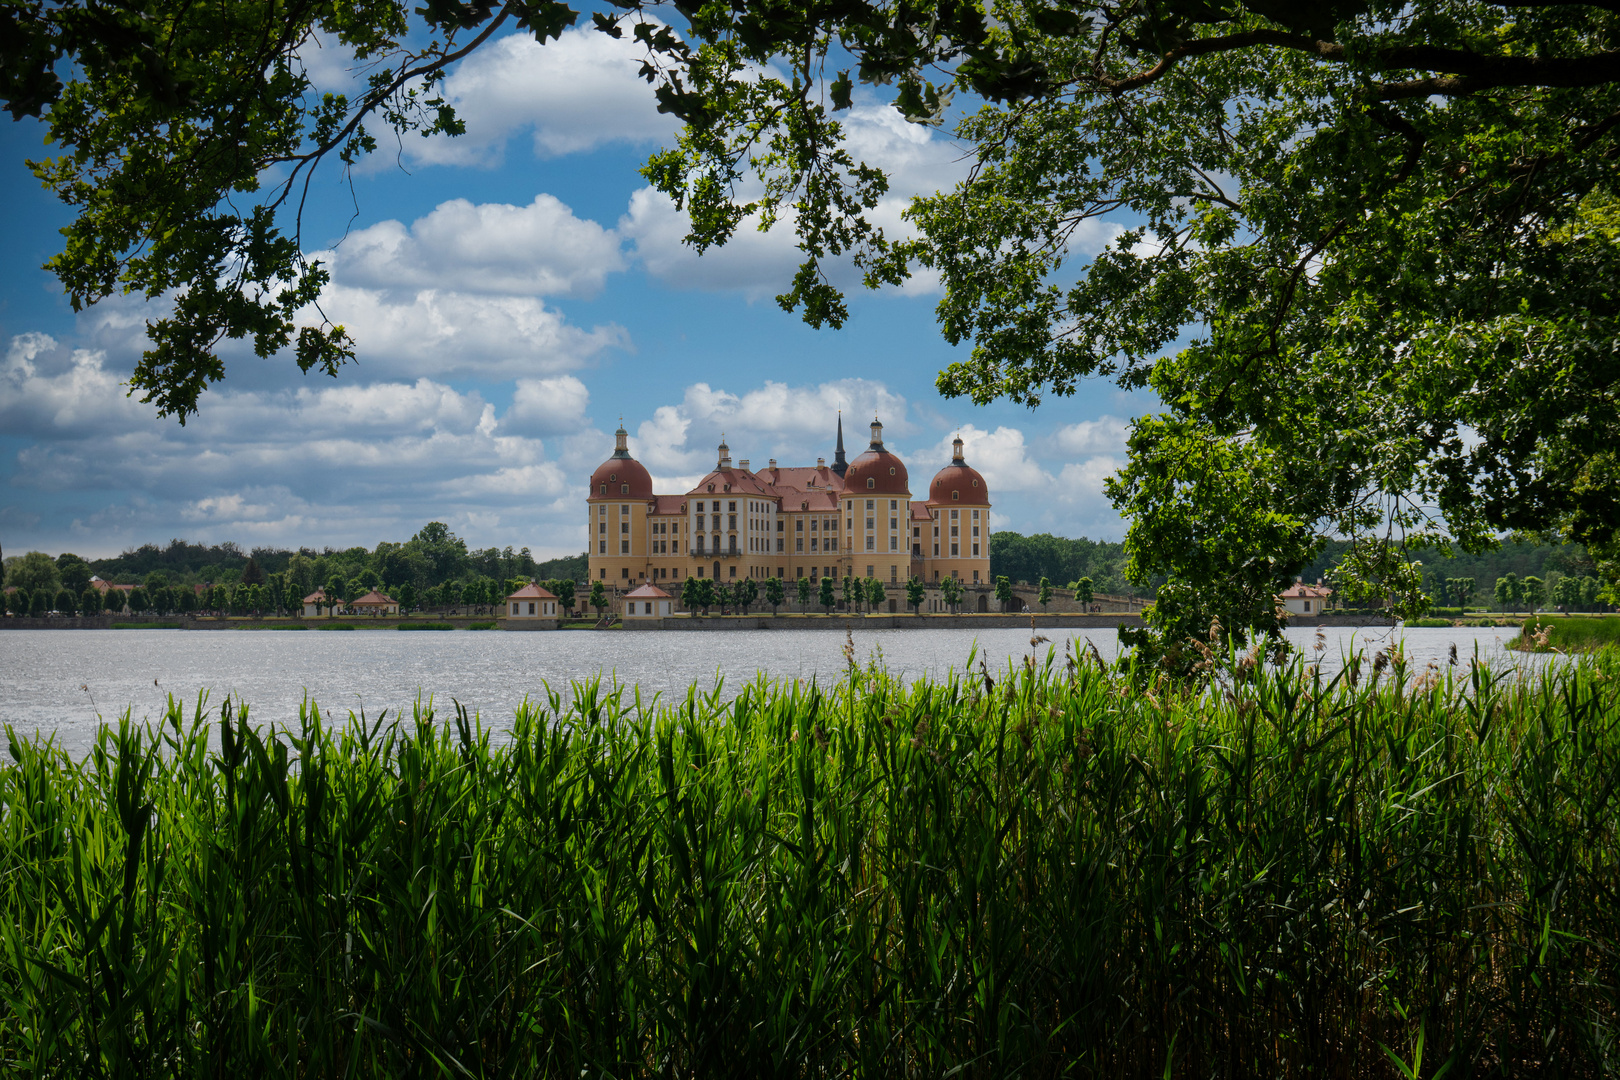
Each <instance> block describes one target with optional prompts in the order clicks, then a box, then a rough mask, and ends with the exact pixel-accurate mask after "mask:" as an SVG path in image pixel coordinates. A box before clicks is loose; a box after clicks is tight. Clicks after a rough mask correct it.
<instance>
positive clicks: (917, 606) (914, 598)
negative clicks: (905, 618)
mask: <svg viewBox="0 0 1620 1080" xmlns="http://www.w3.org/2000/svg"><path fill="white" fill-rule="evenodd" d="M925 595H926V594H925V593H924V591H923V583H922V578H920V577H916V576H913V577H912V579H911V580H910V581H908V582H906V603H907V604H910V605H911V613H912V614H913V615H921V614H922V605H923V597H924V596H925Z"/></svg>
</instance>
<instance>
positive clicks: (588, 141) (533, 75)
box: [406, 29, 676, 166]
mask: <svg viewBox="0 0 1620 1080" xmlns="http://www.w3.org/2000/svg"><path fill="white" fill-rule="evenodd" d="M644 57H645V50H644V49H643V48H642V47H641V46H639V45H637V44H636V43H635V42H634V41H632V40H630V37H629V35H628V34H627V35H626V36H625V37H624V38H623V39H621V40H617V41H616V40H614V39H613V38H610V37H608V36H607V35H606V34H603V33H600V32H598V31H596V30H591V29H573V30H564V31H563V33H562V36H561V37H559V38H557V39H556V40H555V41H551V42H548V43H546V44H545V45H541V44H540V43H538V42H537V41H535V40H534V38H533V36H531V35H529V34H510V35H508V36H507V37H504V38H501V39H500V40H498V41H495V42H492V43H490V44H489V45H486V46H484V47H483V48H481V49H479V50H478V51H476V52H475V53H473V55H472V56H470V57H468V58H467V60H465V61H464V62H463V63H462V64H461V65H460V66H459V67H458V68H457V69H456V71H455V72H454V73H453V74H452V75H451V76H450V77H449V78H448V79H446V80H445V84H444V92H445V96H446V98H447V99H448V100H449V101H450V102H451V104H453V105H454V106H455V108H456V114H457V115H458V116H459V117H460V118H461V119H462V120H463V121H465V123H466V126H467V133H466V134H465V135H461V136H458V137H456V138H453V139H452V138H445V137H442V136H435V137H433V138H431V139H419V140H412V141H411V144H410V145H409V146H408V147H407V149H406V152H407V155H408V156H409V157H410V158H411V160H413V161H416V162H419V163H422V164H435V165H480V166H493V165H497V164H499V163H500V162H501V161H502V159H503V157H504V154H505V147H506V143H507V140H508V139H510V138H511V137H512V136H513V135H516V134H519V133H522V132H526V131H527V132H532V133H533V139H534V152H535V153H536V154H537V155H539V156H540V157H558V156H560V155H563V154H576V153H580V152H583V151H588V150H593V149H596V148H597V147H600V146H604V145H607V144H610V143H628V144H632V145H639V144H645V143H653V142H659V141H661V140H667V139H669V138H670V137H671V136H672V135H673V134H674V131H675V128H676V122H675V121H674V119H673V118H672V117H670V116H667V115H664V114H661V113H659V112H658V102H657V99H656V98H654V96H653V92H652V88H651V87H650V86H648V85H647V84H646V83H645V82H643V81H642V80H641V79H640V78H639V77H638V76H637V75H636V71H637V69H638V68H640V66H641V63H642V61H643V59H644Z"/></svg>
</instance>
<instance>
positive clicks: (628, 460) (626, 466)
mask: <svg viewBox="0 0 1620 1080" xmlns="http://www.w3.org/2000/svg"><path fill="white" fill-rule="evenodd" d="M613 434H614V449H613V456H612V457H610V458H608V459H607V460H606V461H604V462H602V464H600V465H598V466H597V467H596V471H595V472H593V473H591V490H590V494H589V495H588V496H587V498H591V499H650V498H652V497H653V482H652V474H651V473H649V472H648V471H647V467H646V466H645V465H643V464H642V463H641V462H639V461H637V460H636V459H635V458H633V457H631V456H630V446H629V433H628V432H626V431H625V430H624V425H623V424H620V425H619V430H618V431H616V432H614V433H613Z"/></svg>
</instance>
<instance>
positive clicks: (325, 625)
mask: <svg viewBox="0 0 1620 1080" xmlns="http://www.w3.org/2000/svg"><path fill="white" fill-rule="evenodd" d="M566 621H567V622H569V623H571V624H572V625H567V626H559V625H557V623H556V621H555V620H551V619H534V620H528V619H508V618H500V617H494V618H492V617H490V616H480V617H462V616H450V617H448V618H433V617H425V618H419V619H417V618H405V619H387V618H379V619H369V618H347V619H345V618H341V617H340V618H338V619H332V620H328V619H295V618H267V619H245V618H226V619H219V618H202V619H197V618H190V617H188V616H183V615H177V616H168V617H154V618H146V619H142V618H131V617H129V616H127V615H120V616H112V615H93V616H72V617H57V618H38V619H36V618H16V617H11V616H8V617H6V618H4V619H0V630H215V631H218V630H239V631H267V632H274V631H300V630H309V631H320V630H325V631H343V630H400V629H405V628H411V629H418V628H420V629H421V630H423V631H424V632H435V631H436V632H446V630H447V629H450V630H467V629H471V628H474V627H476V628H478V629H479V630H491V629H493V630H498V631H499V630H509V631H521V632H538V631H553V630H562V631H581V630H590V631H596V630H630V631H647V630H705V631H709V630H712V631H735V630H832V631H842V630H846V629H847V630H972V629H985V630H1000V629H1019V628H1034V629H1040V630H1063V629H1070V628H1072V629H1076V630H1098V629H1119V628H1122V627H1127V626H1141V625H1143V623H1142V616H1141V615H1140V613H1138V612H1104V613H1099V614H1094V615H1085V614H1080V613H1078V612H1050V613H1046V614H1042V613H1040V612H1034V613H1031V612H1021V613H1016V614H1002V613H999V612H996V613H978V612H964V613H962V614H960V615H949V614H943V613H928V614H922V615H908V614H891V613H878V614H872V615H844V614H835V615H818V614H798V613H794V614H788V613H782V614H779V615H770V614H748V615H707V616H704V615H699V616H691V615H687V614H678V615H672V616H669V617H668V618H661V619H656V618H640V619H629V620H626V619H623V618H622V617H618V616H615V617H614V620H613V623H612V625H611V626H609V627H599V626H597V625H596V623H595V621H594V620H591V619H574V620H566ZM491 622H494V623H495V624H496V625H495V626H494V627H491V626H490V625H489V624H490V623H491ZM424 624H429V625H431V626H432V629H431V630H429V629H428V628H427V626H424ZM1388 625H1389V622H1388V620H1387V619H1383V618H1378V617H1376V616H1374V615H1370V614H1369V615H1362V614H1342V615H1327V616H1318V617H1316V618H1314V619H1300V620H1298V621H1295V622H1292V623H1290V626H1292V627H1293V628H1295V629H1298V628H1300V627H1314V626H1388ZM1503 625H1504V626H1514V628H1517V627H1516V624H1511V623H1504V624H1503Z"/></svg>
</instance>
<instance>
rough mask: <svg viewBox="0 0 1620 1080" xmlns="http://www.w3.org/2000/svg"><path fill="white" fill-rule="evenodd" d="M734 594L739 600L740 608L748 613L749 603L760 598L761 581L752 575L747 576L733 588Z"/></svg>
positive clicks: (744, 612) (738, 605)
mask: <svg viewBox="0 0 1620 1080" xmlns="http://www.w3.org/2000/svg"><path fill="white" fill-rule="evenodd" d="M732 596H733V598H734V599H735V600H736V601H737V607H738V609H739V610H740V611H742V613H743V614H744V615H746V614H748V607H749V605H750V604H752V603H753V602H754V601H755V600H758V599H759V583H758V582H757V581H755V580H754V579H753V578H751V577H745V578H743V579H742V580H741V581H739V582H737V585H736V587H735V588H734V589H732Z"/></svg>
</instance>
